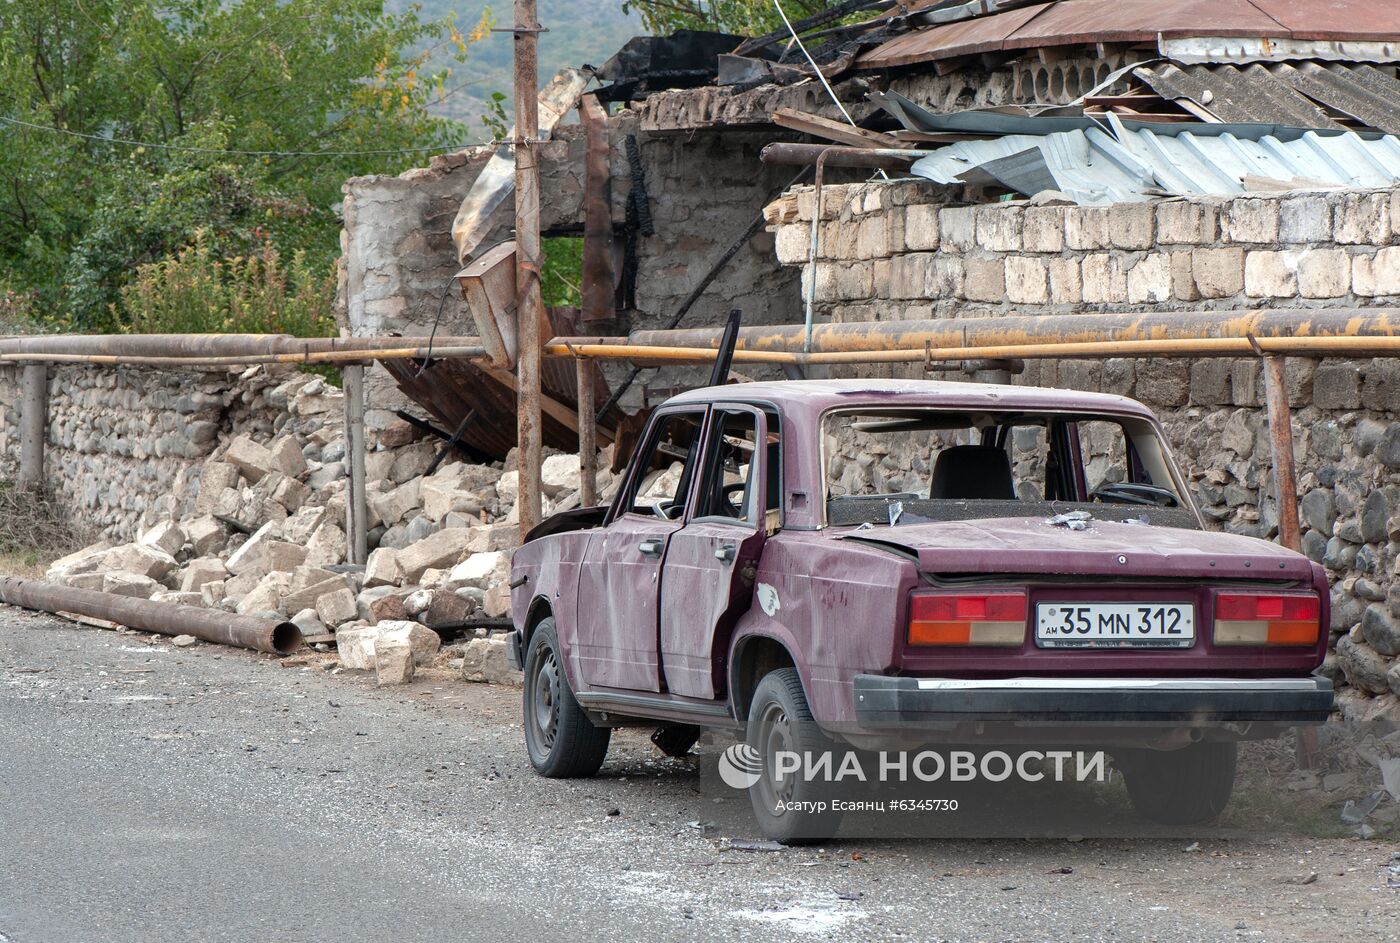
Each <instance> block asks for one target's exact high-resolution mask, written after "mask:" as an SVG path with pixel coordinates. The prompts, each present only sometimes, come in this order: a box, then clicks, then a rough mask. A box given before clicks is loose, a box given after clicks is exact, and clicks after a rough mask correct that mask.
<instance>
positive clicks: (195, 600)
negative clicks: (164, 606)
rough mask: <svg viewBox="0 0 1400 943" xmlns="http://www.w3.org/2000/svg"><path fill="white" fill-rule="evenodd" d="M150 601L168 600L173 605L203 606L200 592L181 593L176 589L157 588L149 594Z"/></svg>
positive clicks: (202, 596)
mask: <svg viewBox="0 0 1400 943" xmlns="http://www.w3.org/2000/svg"><path fill="white" fill-rule="evenodd" d="M151 601H152V602H168V603H170V604H171V605H174V606H198V607H199V608H201V609H202V608H204V595H203V594H202V593H182V592H179V591H177V590H169V589H167V590H157V591H156V592H154V593H152V594H151Z"/></svg>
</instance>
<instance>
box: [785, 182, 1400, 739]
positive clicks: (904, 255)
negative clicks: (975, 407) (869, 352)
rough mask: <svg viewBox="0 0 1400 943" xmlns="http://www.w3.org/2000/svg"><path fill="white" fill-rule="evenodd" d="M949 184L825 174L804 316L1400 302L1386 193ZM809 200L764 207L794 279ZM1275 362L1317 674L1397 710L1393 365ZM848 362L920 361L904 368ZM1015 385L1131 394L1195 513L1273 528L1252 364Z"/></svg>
mask: <svg viewBox="0 0 1400 943" xmlns="http://www.w3.org/2000/svg"><path fill="white" fill-rule="evenodd" d="M949 195H950V194H949V191H946V190H943V189H941V188H937V187H934V186H932V185H926V184H923V183H920V182H911V181H895V182H890V183H871V184H865V185H851V186H834V187H829V188H826V192H825V195H824V198H823V213H822V216H823V223H822V226H821V230H820V233H819V246H820V252H819V259H818V262H817V265H816V269H815V273H814V274H815V278H816V285H815V288H816V303H817V309H818V313H819V316H820V318H822V319H826V320H834V321H861V320H895V319H903V318H963V317H987V316H996V315H998V314H1002V313H1007V314H1009V313H1012V312H1015V313H1026V314H1051V313H1058V314H1066V313H1076V312H1087V311H1109V310H1111V311H1161V310H1203V309H1204V310H1234V309H1248V308H1262V307H1271V306H1272V307H1288V308H1299V307H1315V308H1350V307H1365V306H1375V305H1393V304H1396V303H1400V231H1398V230H1400V191H1396V192H1393V191H1378V192H1359V191H1341V192H1332V193H1293V194H1286V195H1279V196H1270V197H1249V198H1238V199H1195V200H1184V199H1178V200H1170V201H1163V202H1157V203H1132V204H1123V205H1116V206H1110V207H1078V206H1035V205H1030V204H1028V203H1026V202H1007V203H997V204H988V205H980V206H952V205H948V200H949ZM813 207H814V202H813V196H812V191H811V190H810V188H808V189H804V190H800V191H797V192H795V193H794V194H791V195H790V196H789V197H786V198H784V199H783V200H780V201H778V202H776V203H774V204H773V205H771V206H770V208H769V219H770V222H771V223H772V224H773V226H772V228H773V229H774V230H775V236H776V245H777V252H778V256H779V258H780V259H781V260H782V261H783V262H784V263H786V264H789V265H793V266H795V267H801V268H803V269H804V272H805V274H804V278H807V277H812V275H813V273H812V272H811V271H810V270H808V268H807V266H806V265H805V262H806V260H807V256H808V249H809V239H810V223H811V218H812V212H813ZM1392 220H1393V221H1394V223H1393V222H1392ZM1288 363H1289V396H1290V400H1291V402H1292V405H1293V407H1294V409H1295V413H1294V435H1295V450H1296V458H1297V461H1298V467H1299V475H1300V481H1299V488H1300V494H1301V495H1302V512H1303V524H1304V550H1305V552H1306V553H1307V554H1308V555H1309V556H1310V557H1311V558H1312V559H1313V560H1316V561H1318V562H1320V563H1322V564H1323V565H1324V566H1326V567H1327V569H1328V572H1329V575H1330V576H1331V578H1332V582H1333V587H1334V589H1333V619H1332V631H1333V639H1332V642H1333V649H1334V651H1333V653H1332V654H1330V655H1329V656H1328V662H1327V666H1326V669H1325V670H1327V671H1328V672H1329V673H1330V674H1331V675H1332V676H1333V677H1335V678H1338V679H1347V680H1349V681H1350V686H1349V687H1348V688H1346V689H1345V690H1344V692H1343V694H1342V701H1343V703H1344V705H1345V709H1346V710H1347V711H1349V712H1351V713H1352V714H1354V715H1357V716H1370V715H1371V714H1374V713H1376V712H1384V711H1389V712H1390V713H1391V715H1393V716H1394V717H1395V718H1396V719H1400V699H1397V695H1400V659H1397V657H1396V656H1400V628H1397V627H1398V626H1400V586H1397V585H1396V583H1395V579H1394V577H1395V574H1396V573H1397V572H1398V570H1397V568H1398V567H1400V513H1397V512H1400V364H1398V363H1397V362H1396V361H1395V360H1393V359H1375V360H1310V359H1304V358H1290V360H1289V361H1288ZM858 372H860V373H863V374H864V375H884V376H889V375H907V376H918V375H922V369H921V367H913V368H910V367H905V366H893V367H891V366H881V367H867V368H861V369H860V371H858ZM940 375H941V374H940ZM1017 382H1021V383H1031V384H1037V385H1044V386H1056V387H1065V388H1071V389H1083V390H1096V391H1103V392H1110V393H1118V394H1122V395H1126V396H1132V397H1135V398H1137V399H1139V400H1142V401H1144V402H1146V403H1147V404H1148V405H1150V406H1152V407H1153V408H1155V409H1156V410H1157V411H1158V413H1159V415H1161V417H1162V418H1163V420H1164V423H1165V425H1166V427H1167V431H1168V434H1169V437H1170V439H1171V442H1172V446H1173V448H1174V450H1175V451H1176V454H1177V458H1178V460H1179V461H1180V463H1181V464H1182V465H1183V466H1184V468H1185V469H1186V471H1187V474H1188V476H1189V478H1190V480H1191V482H1192V487H1193V489H1194V492H1195V497H1196V499H1197V501H1198V503H1199V505H1200V507H1201V508H1202V510H1203V512H1204V513H1205V515H1206V518H1207V520H1208V521H1209V522H1210V523H1211V526H1214V527H1218V528H1220V529H1222V530H1226V531H1231V532H1235V533H1241V534H1247V535H1251V536H1256V537H1264V538H1272V537H1275V536H1276V534H1277V529H1278V527H1277V525H1278V509H1277V507H1276V505H1275V501H1274V498H1273V486H1272V470H1271V461H1270V457H1269V446H1268V440H1267V430H1266V421H1265V417H1264V413H1263V408H1262V407H1263V398H1264V393H1263V383H1262V377H1261V375H1260V366H1259V364H1258V363H1256V362H1254V361H1251V360H1239V359H1234V360H1228V359H1197V360H1194V361H1192V360H1162V359H1155V360H1140V359H1136V360H1135V359H1128V358H1119V359H1110V360H1103V361H1059V362H1055V361H1031V362H1029V363H1028V364H1027V369H1026V372H1025V373H1024V374H1023V375H1022V376H1020V377H1018V378H1017Z"/></svg>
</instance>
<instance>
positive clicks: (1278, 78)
mask: <svg viewBox="0 0 1400 943" xmlns="http://www.w3.org/2000/svg"><path fill="white" fill-rule="evenodd" d="M1133 77H1134V78H1135V79H1137V80H1138V81H1141V82H1142V83H1143V84H1145V85H1146V86H1148V87H1149V88H1151V89H1152V91H1153V92H1155V93H1157V94H1158V95H1160V96H1161V97H1162V98H1164V99H1167V100H1169V101H1181V100H1187V101H1189V102H1191V104H1192V105H1193V106H1195V107H1193V108H1192V109H1191V110H1192V111H1193V112H1200V111H1204V112H1207V113H1208V114H1209V115H1214V116H1215V117H1216V118H1218V119H1219V120H1221V121H1222V122H1227V123H1231V122H1233V123H1245V122H1261V123H1270V124H1288V125H1293V126H1295V127H1302V128H1317V129H1329V130H1342V129H1343V128H1344V125H1343V124H1342V123H1340V122H1339V121H1338V120H1336V118H1335V117H1334V115H1335V116H1342V117H1344V118H1346V119H1349V120H1350V121H1353V122H1356V123H1359V124H1361V125H1363V126H1365V127H1369V128H1375V129H1377V130H1380V131H1384V132H1386V133H1389V134H1396V133H1400V79H1397V78H1396V73H1395V69H1394V68H1393V67H1386V68H1377V67H1374V66H1368V65H1344V64H1340V63H1332V64H1326V65H1324V64H1319V63H1315V62H1303V63H1299V64H1297V65H1292V64H1287V63H1279V64H1276V65H1271V66H1263V65H1259V64H1255V65H1250V66H1244V67H1237V66H1229V65H1222V66H1203V65H1194V66H1178V65H1175V64H1173V63H1158V64H1154V65H1147V66H1140V67H1138V68H1136V69H1134V70H1133Z"/></svg>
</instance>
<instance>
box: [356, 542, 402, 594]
mask: <svg viewBox="0 0 1400 943" xmlns="http://www.w3.org/2000/svg"><path fill="white" fill-rule="evenodd" d="M401 582H403V567H401V566H399V552H398V551H397V550H395V549H394V548H393V547H382V546H381V547H378V548H376V549H375V550H373V551H371V552H370V555H369V559H368V560H367V561H366V563H365V589H369V588H371V587H373V586H397V585H398V584H399V583H401Z"/></svg>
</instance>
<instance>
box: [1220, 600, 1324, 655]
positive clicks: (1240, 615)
mask: <svg viewBox="0 0 1400 943" xmlns="http://www.w3.org/2000/svg"><path fill="white" fill-rule="evenodd" d="M1321 618H1322V602H1321V601H1320V600H1319V599H1318V598H1317V596H1316V595H1313V594H1311V593H1308V594H1301V593H1267V594H1260V593H1217V594H1216V597H1215V644H1217V645H1315V644H1317V637H1318V633H1319V632H1320V630H1321V625H1320V621H1321Z"/></svg>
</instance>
